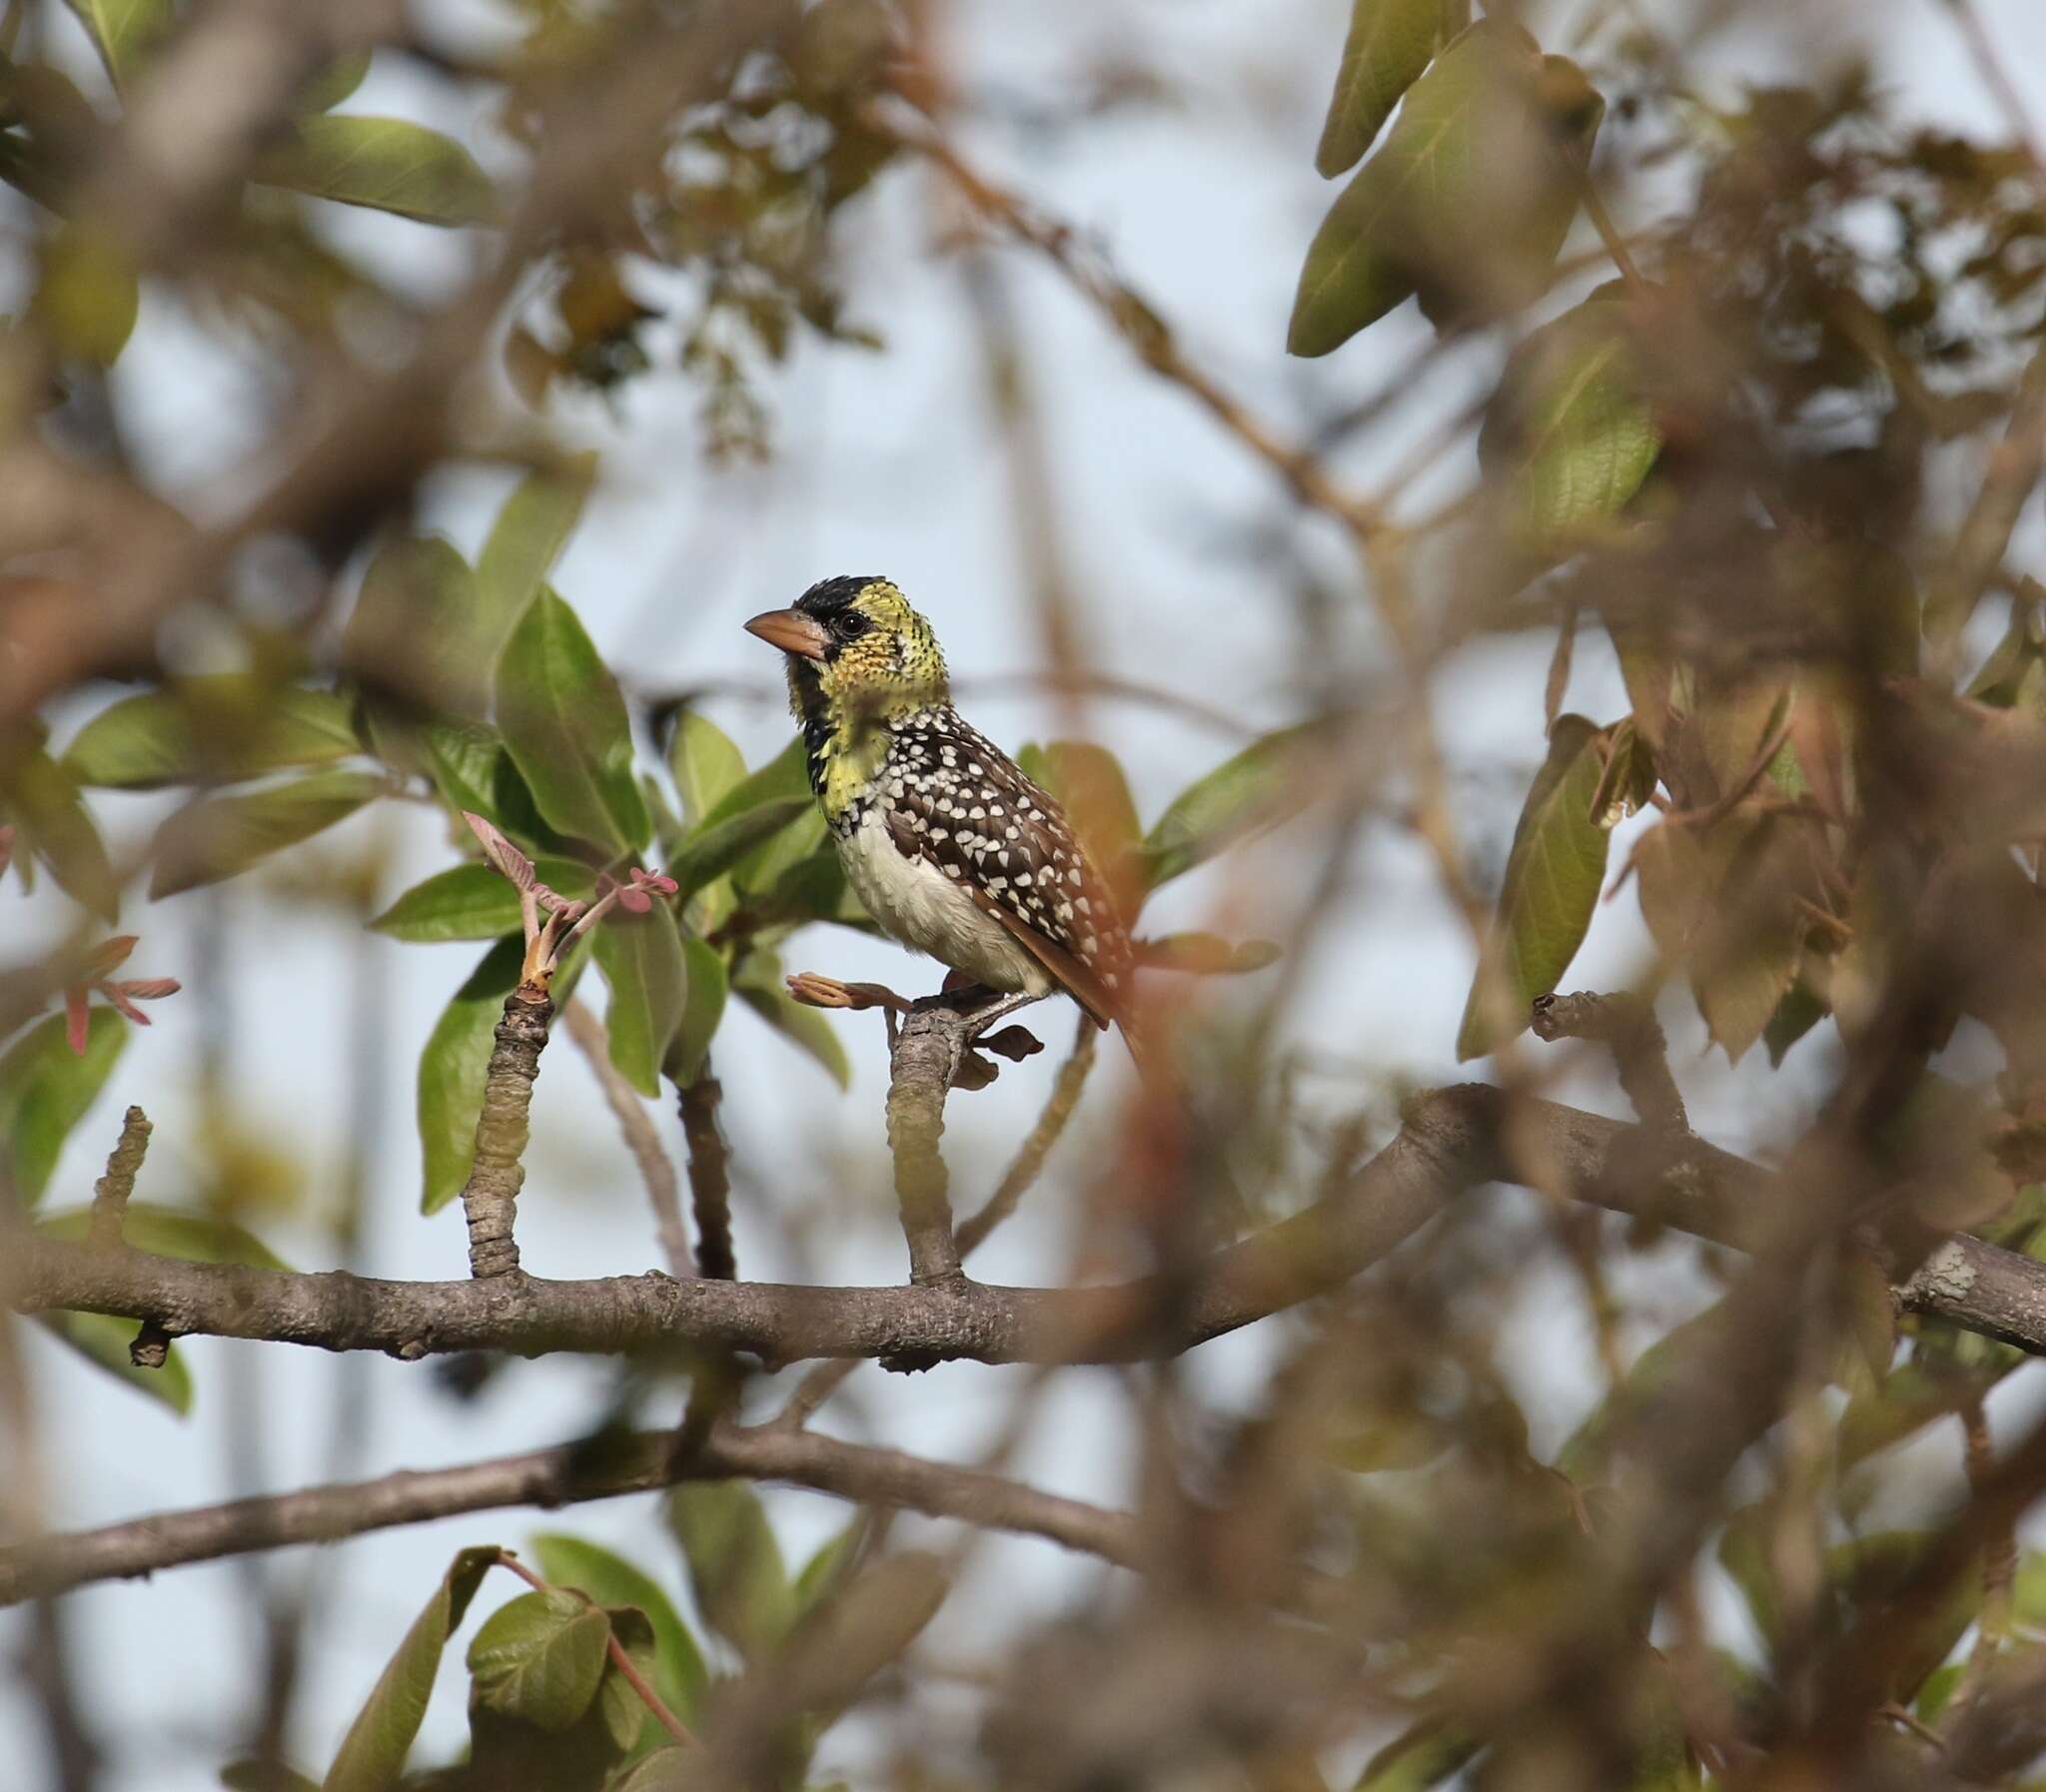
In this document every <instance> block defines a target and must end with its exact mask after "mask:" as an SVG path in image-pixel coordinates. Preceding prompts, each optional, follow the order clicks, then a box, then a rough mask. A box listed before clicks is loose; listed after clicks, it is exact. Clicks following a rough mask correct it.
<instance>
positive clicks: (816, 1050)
mask: <svg viewBox="0 0 2046 1792" xmlns="http://www.w3.org/2000/svg"><path fill="white" fill-rule="evenodd" d="M731 993H732V994H733V995H735V996H737V997H738V999H739V1000H740V1001H741V1002H743V1003H745V1005H746V1006H747V1007H748V1008H750V1009H751V1010H752V1011H753V1012H754V1013H755V1014H757V1015H758V1016H759V1017H760V1018H761V1019H762V1020H763V1021H765V1022H766V1023H767V1024H768V1026H770V1027H772V1028H773V1029H774V1030H775V1032H777V1033H779V1034H780V1035H781V1036H782V1037H783V1038H784V1039H786V1040H788V1041H789V1043H790V1044H792V1045H794V1046H797V1047H799V1048H800V1049H801V1050H802V1051H804V1052H807V1053H808V1054H809V1055H810V1056H811V1057H812V1058H814V1059H815V1060H816V1061H817V1062H818V1063H819V1064H821V1065H822V1066H823V1067H824V1069H825V1071H826V1072H827V1073H828V1074H829V1075H830V1077H831V1080H832V1081H833V1082H834V1083H836V1084H837V1085H838V1087H839V1088H841V1089H849V1088H850V1087H851V1086H852V1061H851V1060H850V1059H849V1058H847V1057H846V1055H845V1047H844V1046H842V1045H841V1044H839V1042H838V1035H837V1034H836V1033H835V1032H834V1031H833V1030H832V1028H831V1023H830V1022H829V1021H827V1020H826V1019H825V1018H824V1016H823V1014H822V1013H821V1012H820V1011H818V1010H817V1009H815V1008H806V1007H804V1006H803V1004H802V1003H800V1002H798V1001H797V1000H796V999H795V998H794V997H793V996H791V995H790V994H789V993H788V990H787V988H786V987H785V986H784V985H783V983H782V976H781V960H780V959H779V958H778V957H776V956H775V954H773V953H772V952H765V951H761V950H759V949H757V948H756V949H755V950H753V951H751V952H749V953H747V954H746V957H745V960H744V963H743V964H742V966H741V967H740V970H739V973H738V975H737V976H736V977H734V978H733V979H732V982H731Z"/></svg>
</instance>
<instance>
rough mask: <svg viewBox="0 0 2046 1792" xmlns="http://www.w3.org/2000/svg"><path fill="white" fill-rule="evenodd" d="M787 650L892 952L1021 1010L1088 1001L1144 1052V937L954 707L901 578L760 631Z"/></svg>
mask: <svg viewBox="0 0 2046 1792" xmlns="http://www.w3.org/2000/svg"><path fill="white" fill-rule="evenodd" d="M745 626H746V629H747V631H748V632H749V633H751V634H753V635H756V636H757V637H758V638H759V639H761V640H763V641H765V642H767V643H768V645H770V646H773V647H777V648H779V649H780V650H781V652H782V654H783V657H784V661H785V666H786V670H787V674H788V691H789V707H790V709H791V710H792V711H793V713H794V715H795V717H796V720H797V721H798V722H799V723H800V724H801V728H802V739H803V746H804V751H805V757H806V759H807V763H808V768H809V778H810V787H811V788H812V789H813V790H814V791H815V792H816V796H817V801H818V804H819V806H820V807H821V808H822V809H823V812H824V819H825V821H826V822H827V823H828V824H829V826H830V830H831V837H832V840H833V841H834V843H835V845H836V848H837V852H838V858H839V862H840V864H841V865H843V866H844V868H845V877H846V881H847V883H848V884H850V885H851V887H852V890H853V893H854V894H855V895H857V896H858V897H859V899H860V901H861V902H862V903H863V904H864V905H865V907H866V911H867V913H868V914H869V915H870V916H871V917H872V918H873V920H874V923H875V924H876V925H877V926H878V927H879V928H880V929H881V931H882V932H883V933H885V934H887V935H888V936H889V937H890V938H891V939H893V940H895V941H896V942H898V943H899V944H901V945H904V946H907V947H909V948H910V949H911V950H912V951H915V952H921V953H925V954H927V955H928V956H930V957H932V958H935V959H936V960H938V962H939V963H941V964H943V965H945V966H947V967H948V968H949V969H950V970H952V971H953V972H955V973H958V974H959V975H960V976H961V977H964V978H967V979H970V980H971V982H972V983H973V984H977V985H979V986H981V987H982V988H984V989H985V990H987V991H989V992H995V993H999V994H1002V995H1006V996H1009V997H1011V998H1013V1000H1012V1002H1011V1003H1009V1004H1005V1007H1006V1006H1020V1005H1021V1003H1022V1002H1025V1001H1031V1000H1036V999H1038V998H1041V997H1045V996H1051V995H1056V994H1058V993H1060V992H1063V993H1065V994H1066V995H1068V996H1070V997H1072V999H1073V1000H1074V1001H1075V1002H1077V1003H1078V1004H1079V1005H1080V1007H1081V1009H1082V1010H1083V1011H1084V1012H1085V1013H1086V1014H1087V1015H1088V1017H1089V1018H1090V1019H1091V1020H1092V1021H1093V1022H1094V1024H1095V1025H1096V1026H1097V1027H1100V1028H1103V1029H1106V1028H1107V1027H1108V1026H1110V1025H1111V1024H1114V1025H1116V1026H1117V1027H1119V1028H1120V1029H1121V1030H1122V1033H1123V1035H1124V1037H1125V1039H1126V1040H1129V1041H1131V1044H1132V1050H1133V1052H1134V1051H1135V1050H1136V1046H1135V1029H1134V1026H1133V1002H1132V998H1133V995H1134V989H1133V974H1132V966H1133V961H1132V952H1131V946H1130V936H1129V932H1128V928H1127V926H1126V924H1125V920H1124V917H1123V915H1122V913H1121V910H1120V908H1119V905H1118V903H1117V901H1116V898H1115V896H1114V895H1113V893H1112V891H1111V888H1110V885H1109V883H1108V881H1107V880H1106V879H1105V878H1104V877H1103V876H1102V874H1101V871H1100V868H1099V867H1098V866H1096V865H1095V864H1094V863H1093V862H1092V861H1091V860H1090V859H1089V857H1088V854H1087V850H1086V848H1085V847H1084V846H1083V845H1082V844H1081V841H1080V837H1079V835H1078V834H1077V833H1076V832H1075V831H1074V829H1073V826H1072V824H1071V822H1070V821H1069V820H1068V819H1067V816H1066V813H1065V811H1064V809H1063V808H1061V807H1060V805H1059V803H1058V801H1057V799H1056V798H1054V797H1053V796H1052V795H1051V794H1050V793H1049V792H1048V791H1046V790H1045V789H1044V788H1043V787H1042V786H1041V785H1039V784H1037V783H1035V782H1034V781H1033V780H1032V779H1031V778H1030V777H1028V776H1027V775H1026V774H1025V773H1024V771H1023V769H1022V767H1021V766H1019V765H1018V764H1017V763H1016V762H1015V761H1014V760H1013V759H1011V758H1010V757H1009V755H1008V754H1007V753H1005V752H1003V751H1002V749H1001V748H1000V747H998V746H996V745H995V744H994V742H993V741H991V740H989V739H988V737H987V736H986V735H985V734H983V733H981V732H980V730H979V729H977V728H975V727H973V726H972V725H971V724H970V723H968V722H967V721H966V720H965V719H964V718H963V717H962V716H961V715H960V714H959V712H958V710H956V709H955V708H954V707H953V706H952V693H951V686H950V684H949V682H948V681H947V678H946V673H945V658H944V654H943V652H942V651H941V650H940V649H939V646H938V640H937V636H936V634H935V633H934V632H933V631H932V629H931V625H930V623H929V622H928V621H926V620H925V619H924V617H923V616H922V615H921V614H919V613H918V612H917V611H916V610H914V609H912V608H911V607H910V604H909V600H908V599H907V598H906V597H904V596H903V594H902V592H901V590H900V589H899V588H898V587H897V586H896V585H895V584H894V583H893V581H891V580H889V579H886V578H879V577H854V576H846V577H837V578H826V579H823V580H820V581H819V582H818V583H816V584H813V585H811V586H810V588H809V589H808V590H806V591H805V592H804V593H803V594H802V596H800V597H799V598H797V599H796V601H795V603H794V604H792V605H791V606H790V607H789V608H787V609H777V610H768V611H766V612H765V613H763V614H761V615H757V616H755V617H753V618H752V619H751V620H750V621H749V622H747V623H746V624H745Z"/></svg>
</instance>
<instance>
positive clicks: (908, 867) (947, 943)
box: [838, 803, 1057, 995]
mask: <svg viewBox="0 0 2046 1792" xmlns="http://www.w3.org/2000/svg"><path fill="white" fill-rule="evenodd" d="M838 858H839V862H840V863H841V864H843V865H844V867H845V878H846V882H848V883H849V884H851V885H852V889H853V893H854V894H855V895H856V896H858V898H859V899H860V901H861V903H862V904H864V905H865V907H866V911H867V913H868V914H870V915H871V916H873V918H874V921H875V923H876V924H877V925H878V926H879V927H880V928H881V930H882V932H884V933H886V934H888V935H889V936H890V937H891V938H893V939H895V940H898V941H900V942H901V943H902V944H903V945H905V946H908V947H909V948H911V949H912V950H913V951H917V952H925V953H928V954H929V955H930V956H931V957H932V958H935V959H937V960H938V961H939V962H940V963H941V964H945V965H949V966H951V967H952V968H953V969H955V970H959V971H963V972H964V973H965V974H966V975H967V976H969V977H971V978H973V979H974V980H975V981H976V982H979V983H984V984H986V985H987V987H988V988H990V989H998V990H1014V991H1027V992H1029V993H1030V994H1032V995H1049V994H1051V993H1052V991H1053V990H1055V989H1056V988H1057V984H1056V983H1055V982H1054V981H1053V979H1052V977H1051V975H1050V973H1049V972H1047V971H1046V970H1045V968H1044V967H1043V966H1042V965H1041V964H1039V963H1038V962H1037V960H1036V959H1035V958H1033V957H1032V956H1031V955H1030V954H1029V953H1028V952H1026V951H1025V950H1024V949H1023V948H1022V947H1021V946H1019V945H1018V944H1017V943H1016V941H1015V940H1014V939H1013V938H1011V937H1010V935H1009V933H1008V931H1007V929H1005V928H1004V927H1003V926H1002V924H1001V923H1000V922H999V921H996V920H994V919H993V918H992V917H991V916H989V915H986V914H984V913H983V912H982V911H981V910H980V908H979V907H978V906H977V905H976V904H975V903H974V900H973V898H972V897H971V896H969V895H967V893H966V892H965V890H964V889H962V888H961V887H960V885H959V884H958V883H957V882H956V881H954V880H953V879H952V878H950V877H948V876H946V875H945V873H944V872H942V871H940V870H939V869H938V868H937V867H936V866H935V865H933V864H931V863H929V862H928V861H927V860H923V859H913V858H910V857H909V856H908V855H907V854H905V853H904V852H903V851H902V849H901V848H900V847H898V846H897V845H896V844H895V841H894V839H893V837H892V836H891V835H890V834H889V832H888V826H887V823H886V822H885V821H884V820H883V819H882V815H881V806H880V805H879V804H878V803H876V804H873V805H871V806H870V807H869V808H868V810H867V812H866V813H865V814H864V815H863V816H861V817H860V821H859V825H858V826H857V827H855V828H854V829H852V831H851V832H850V833H848V834H846V835H843V836H841V837H840V838H839V840H838Z"/></svg>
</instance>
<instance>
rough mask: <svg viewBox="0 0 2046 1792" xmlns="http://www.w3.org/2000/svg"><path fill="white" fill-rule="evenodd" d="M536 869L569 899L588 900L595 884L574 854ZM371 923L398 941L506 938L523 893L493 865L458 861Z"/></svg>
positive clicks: (541, 878)
mask: <svg viewBox="0 0 2046 1792" xmlns="http://www.w3.org/2000/svg"><path fill="white" fill-rule="evenodd" d="M533 869H534V871H535V873H536V874H537V876H538V878H539V881H540V882H541V883H543V884H545V885H546V886H547V888H548V889H550V890H552V891H553V892H554V893H555V894H556V895H559V896H565V897H566V898H567V899H568V900H569V901H570V902H583V901H586V900H588V899H589V897H590V896H591V895H592V894H593V893H594V891H595V888H596V880H595V878H594V877H593V876H592V875H591V873H590V870H589V867H588V866H587V865H578V864H577V863H576V862H575V861H574V860H573V859H555V858H541V859H536V860H534V862H533ZM370 925H371V926H372V927H373V928H375V929H376V930H377V931H378V932H379V933H388V934H389V935H390V936H391V937H392V938H393V939H394V940H413V941H418V942H425V943H432V942H437V941H441V940H496V939H502V938H504V936H505V935H506V934H508V933H515V932H517V931H518V926H519V916H518V892H517V891H516V890H514V889H513V888H512V884H511V882H510V880H509V879H507V878H504V877H501V876H499V874H498V873H497V872H495V871H493V870H492V869H491V868H490V866H488V865H457V866H455V867H454V868H453V869H452V870H448V871H439V872H436V873H435V874H434V875H433V876H432V877H430V878H428V879H426V881H425V882H423V883H417V884H414V885H413V887H412V888H411V889H409V890H408V891H406V893H405V894H404V895H403V896H401V897H399V899H398V900H397V901H396V902H394V903H393V904H392V905H391V906H390V907H389V908H387V909H386V910H385V911H384V912H383V913H382V914H381V915H379V916H378V917H377V918H376V920H374V921H372V922H371V923H370ZM599 925H601V923H599Z"/></svg>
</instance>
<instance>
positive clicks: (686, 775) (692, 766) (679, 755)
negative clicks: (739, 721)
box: [667, 709, 746, 827]
mask: <svg viewBox="0 0 2046 1792" xmlns="http://www.w3.org/2000/svg"><path fill="white" fill-rule="evenodd" d="M667 768H668V772H669V774H670V775H671V776H672V777H673V778H674V781H675V789H676V791H677V792H678V793H679V794H680V796H681V799H682V820H683V821H685V822H686V823H687V824H688V825H689V826H690V827H695V826H696V825H697V824H699V823H700V822H701V821H702V820H703V819H704V818H705V817H706V816H707V815H708V814H709V813H710V811H711V810H712V809H713V808H715V807H716V806H717V804H718V803H720V802H721V801H723V800H724V798H725V796H726V795H727V794H728V793H729V792H730V791H731V790H733V789H734V788H736V787H737V785H738V782H739V780H740V779H741V778H743V777H744V776H745V775H746V762H745V759H744V758H743V757H742V756H741V755H740V753H739V749H738V748H737V747H736V746H735V745H733V744H732V739H731V736H730V735H728V734H727V733H725V731H724V730H723V729H722V728H720V727H719V726H718V725H717V724H716V723H715V722H713V721H712V720H711V719H710V718H709V717H708V716H706V715H702V714H699V713H698V712H697V711H696V710H694V709H682V710H679V711H677V712H676V715H675V718H674V723H673V726H672V728H671V730H670V732H669V734H668V741H667Z"/></svg>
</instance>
